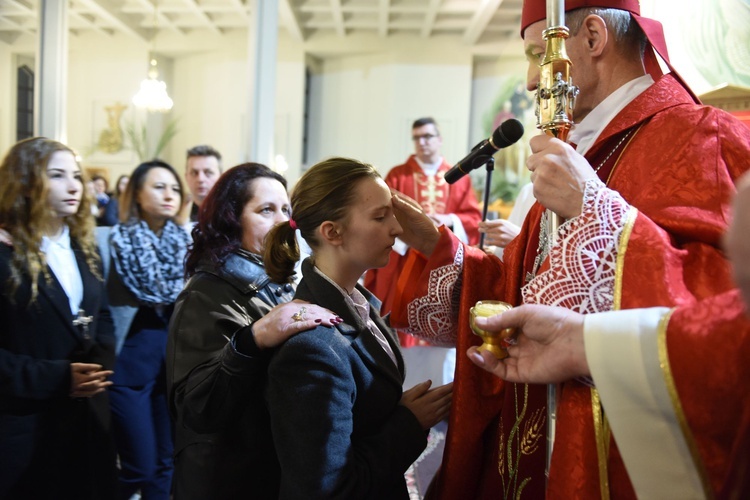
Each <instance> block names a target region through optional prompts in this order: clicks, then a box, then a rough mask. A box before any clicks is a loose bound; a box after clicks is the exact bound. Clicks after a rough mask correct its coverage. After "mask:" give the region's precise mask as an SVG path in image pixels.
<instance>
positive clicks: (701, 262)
mask: <svg viewBox="0 0 750 500" xmlns="http://www.w3.org/2000/svg"><path fill="white" fill-rule="evenodd" d="M632 128H638V131H637V132H636V133H635V134H634V135H633V137H632V139H630V142H629V144H628V145H627V147H625V149H624V151H623V152H622V155H621V156H620V157H619V159H618V162H617V165H616V166H614V168H613V169H612V171H611V174H610V175H609V179H608V187H610V188H611V189H612V190H614V191H616V192H618V193H619V194H620V195H621V196H622V198H624V199H625V200H626V201H627V203H629V204H630V205H632V206H634V207H636V208H638V210H639V212H638V215H637V217H636V218H635V222H634V224H633V228H632V233H630V237H629V240H628V241H627V247H626V251H625V253H624V256H623V255H620V257H621V259H623V260H622V262H623V267H622V276H621V277H620V279H619V282H620V283H621V285H622V286H621V292H622V296H621V304H620V307H621V308H623V309H626V308H635V307H649V306H657V305H658V306H676V305H684V304H690V303H693V302H695V301H696V300H700V299H702V298H706V297H712V296H715V295H717V294H721V293H724V292H726V291H727V290H729V289H730V288H731V287H732V284H731V280H730V279H729V267H728V264H727V261H726V259H725V257H724V255H723V253H722V252H721V250H720V249H719V248H720V236H721V234H722V233H723V232H724V230H725V229H726V225H727V220H728V215H729V210H730V207H729V201H730V199H731V196H732V195H733V193H734V180H735V179H737V178H738V177H739V176H740V175H741V173H742V172H743V171H744V170H745V169H746V168H747V165H748V164H747V158H748V157H750V130H748V129H747V127H745V126H744V125H742V124H741V123H739V122H738V121H736V120H734V119H733V118H731V117H730V116H729V115H728V114H726V113H724V112H722V111H719V110H717V109H715V108H710V107H703V106H696V105H694V104H692V99H691V97H690V95H689V94H688V93H687V92H686V91H685V90H684V89H683V88H682V86H681V85H680V84H679V83H678V82H677V81H676V80H675V79H674V78H673V77H671V76H669V75H667V76H665V77H663V78H662V79H660V80H659V81H657V82H656V83H655V84H654V85H653V86H652V87H651V88H649V89H648V90H647V91H646V92H644V93H643V94H642V95H640V96H639V97H638V98H636V99H635V100H634V101H633V102H632V103H631V104H629V105H628V106H627V107H626V108H625V109H623V111H622V112H621V113H620V114H619V115H618V116H617V117H616V118H615V119H614V120H613V121H612V122H611V123H610V124H609V125H608V126H607V127H606V129H605V130H604V131H603V133H602V134H601V136H600V137H599V138H598V139H597V142H596V144H594V146H593V147H592V148H591V151H590V152H589V154H588V155H587V158H588V160H589V162H590V163H592V164H593V165H597V164H598V163H597V162H600V161H601V160H602V159H603V158H605V157H606V156H607V154H608V153H609V150H608V149H607V148H606V146H607V145H608V144H611V143H612V140H611V139H612V138H613V137H617V136H619V135H620V134H622V133H624V131H626V130H628V129H632ZM541 214H542V208H541V207H540V206H539V205H536V206H534V207H533V208H532V211H531V212H530V214H529V216H528V217H527V219H526V221H525V222H524V227H523V229H522V232H521V234H520V235H519V236H518V237H517V238H516V239H515V240H514V241H513V242H512V243H511V244H510V245H509V246H508V248H506V251H505V259H506V260H505V264H503V263H501V262H499V261H498V260H497V259H495V258H494V257H488V256H486V255H483V254H481V255H480V254H479V253H477V252H474V251H472V250H470V249H467V250H466V252H465V255H464V259H463V272H462V274H461V280H463V282H462V283H461V304H460V308H459V311H460V312H459V317H458V323H457V324H458V327H459V337H458V349H457V351H458V355H457V359H456V382H455V385H454V404H453V408H452V411H451V417H450V422H451V425H450V428H449V439H448V441H447V442H446V452H445V458H444V462H443V467H442V470H441V473H440V476H439V478H438V483H437V484H436V485H435V486H436V488H434V490H433V491H432V492H431V493H432V494H433V496H432V497H431V498H444V499H449V498H482V499H483V498H488V499H489V498H502V497H503V492H506V493H510V494H511V496H513V497H515V493H516V492H518V489H519V488H518V485H521V486H522V487H521V489H522V498H541V496H540V495H542V494H543V491H544V485H545V477H544V446H542V447H541V449H540V450H536V451H534V452H533V453H530V454H528V455H523V454H522V453H520V452H518V456H519V457H520V458H519V459H518V461H517V462H516V463H514V464H512V465H513V466H514V477H510V476H509V474H508V472H509V471H508V467H507V464H506V467H505V469H504V471H505V474H504V475H501V473H500V472H498V471H499V469H500V467H499V465H500V464H499V463H498V461H497V457H498V447H499V445H500V444H501V441H500V440H499V439H496V438H495V436H496V435H497V434H498V425H499V423H500V422H499V421H498V412H499V413H500V417H501V418H502V421H503V422H502V432H500V434H502V435H504V436H505V438H504V441H503V442H504V443H506V444H507V443H508V442H510V441H511V440H512V439H518V435H519V433H524V436H526V435H527V434H528V435H531V434H529V433H525V431H524V428H526V427H528V425H529V424H530V423H532V420H531V419H533V418H534V416H535V415H538V412H539V411H541V410H543V409H544V407H545V406H546V387H545V386H531V385H529V386H523V385H517V384H506V386H505V388H504V389H503V391H502V393H503V395H504V398H503V402H502V404H498V402H497V401H496V400H493V398H492V397H489V398H488V397H483V394H484V393H483V392H482V391H481V390H480V389H479V387H483V386H484V384H485V382H483V377H485V374H484V373H483V372H482V371H480V370H476V369H474V368H473V366H472V365H473V364H472V363H471V362H470V361H469V360H468V359H467V358H466V356H465V355H464V352H465V349H466V347H467V346H468V345H470V344H472V343H474V342H476V340H475V336H474V335H473V334H472V333H471V331H470V329H469V328H468V309H469V308H470V307H471V306H472V305H473V304H474V302H475V301H476V300H481V299H499V300H505V301H507V302H511V303H513V304H517V303H518V300H519V293H518V289H519V288H520V286H521V284H522V280H523V273H524V272H525V271H530V270H531V267H530V266H531V263H533V257H534V256H535V253H536V244H537V241H538V238H539V220H540V216H541ZM444 240H445V238H443V240H441V245H445V248H446V249H451V248H452V247H453V246H455V244H454V245H450V244H448V245H446V244H445V241H444ZM621 249H622V247H621ZM447 262H452V256H445V255H443V256H442V257H441V256H440V255H439V254H434V255H433V256H431V258H430V260H429V262H424V261H423V263H422V265H421V267H420V269H419V270H420V274H421V277H420V276H419V274H405V275H403V276H401V277H400V280H399V282H400V283H408V282H411V283H414V282H415V281H418V282H419V283H420V286H421V287H424V286H426V285H425V281H424V279H425V276H427V275H428V274H429V272H430V271H431V270H435V269H439V268H441V266H445V265H446V263H447ZM509 270H513V271H512V272H511V271H509ZM418 288H419V287H418V286H412V289H411V295H404V296H403V297H402V298H401V300H400V301H399V302H398V303H397V304H394V307H395V308H396V309H399V310H401V309H402V308H403V309H405V308H407V304H408V305H409V307H411V304H413V303H414V301H415V300H419V299H418V297H420V293H423V292H420V290H418ZM401 318H402V319H403V316H402V317H401ZM392 319H394V320H395V321H394V324H398V320H399V318H398V317H392ZM526 387H527V388H528V400H527V403H528V404H524V405H519V395H522V392H523V391H522V390H521V388H526ZM678 390H679V387H678ZM521 399H523V398H521ZM524 401H525V400H524ZM559 405H560V406H559V411H558V422H557V441H556V443H555V451H554V455H553V461H552V468H551V471H550V479H549V486H548V491H547V498H561V499H562V498H565V499H568V498H576V497H579V498H580V497H583V498H588V497H590V496H594V497H598V492H599V487H600V485H599V464H598V454H597V451H596V440H595V439H594V436H595V434H594V425H593V417H592V416H593V413H592V401H591V397H590V390H589V388H587V387H585V386H584V385H583V384H582V383H581V382H579V381H573V382H570V383H566V384H562V387H561V390H560V403H559ZM521 406H523V409H524V412H523V414H524V418H522V419H520V420H519V422H518V423H517V425H516V426H515V427H514V421H515V420H516V415H517V414H519V409H520V407H521ZM500 410H502V411H500ZM525 426H526V427H525ZM514 433H515V434H514ZM521 444H522V443H521ZM508 456H509V457H510V456H511V455H508ZM477 457H484V459H485V464H483V466H482V467H477V464H476V462H477V460H478V458H477ZM514 460H515V458H514ZM605 461H606V464H607V467H608V482H609V491H610V493H611V498H633V496H634V493H633V489H632V486H631V484H630V480H629V479H628V477H627V472H626V471H625V469H624V466H623V464H622V461H621V460H620V457H619V453H618V452H617V449H616V446H615V444H614V439H611V440H610V443H609V454H608V459H605ZM526 478H528V479H529V481H528V482H525V483H523V484H522V481H524V480H525V479H526ZM511 480H514V481H517V483H516V487H515V489H514V490H512V491H509V490H508V488H507V487H506V486H507V485H508V484H509V481H511ZM498 484H500V485H501V487H500V488H499V489H498V486H497V485H498ZM472 492H474V493H476V494H474V495H472V494H471V493H472Z"/></svg>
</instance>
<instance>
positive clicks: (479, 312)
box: [469, 300, 515, 359]
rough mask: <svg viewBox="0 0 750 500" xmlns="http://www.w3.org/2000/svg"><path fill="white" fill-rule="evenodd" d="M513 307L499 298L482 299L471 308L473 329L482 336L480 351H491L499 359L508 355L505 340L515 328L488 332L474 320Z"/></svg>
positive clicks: (494, 314) (500, 312)
mask: <svg viewBox="0 0 750 500" xmlns="http://www.w3.org/2000/svg"><path fill="white" fill-rule="evenodd" d="M512 308H513V306H511V305H510V304H508V303H506V302H501V301H499V300H480V301H479V302H477V303H476V304H474V307H472V308H471V309H470V310H469V313H470V315H471V320H470V325H471V330H472V331H473V332H474V333H475V334H476V335H478V336H480V337H481V338H482V341H483V343H482V345H481V346H479V347H478V349H479V350H480V351H489V352H491V353H492V354H494V355H495V357H496V358H497V359H503V358H506V357H508V351H507V350H506V349H505V346H504V343H503V340H504V339H506V338H508V337H510V336H511V335H513V333H514V331H515V329H514V328H505V329H504V330H501V331H499V332H488V331H485V330H482V329H481V328H479V327H478V326H477V325H476V323H475V321H474V320H475V319H476V318H489V317H491V316H496V315H498V314H502V313H504V312H505V311H508V310H510V309H512Z"/></svg>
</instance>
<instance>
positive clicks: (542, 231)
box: [525, 129, 634, 283]
mask: <svg viewBox="0 0 750 500" xmlns="http://www.w3.org/2000/svg"><path fill="white" fill-rule="evenodd" d="M633 130H634V129H630V130H628V131H627V132H626V133H625V135H623V136H622V138H621V139H620V140H619V141H618V142H617V144H616V145H615V147H614V148H613V149H612V151H610V152H609V154H608V155H607V156H606V157H605V158H604V160H603V161H602V162H601V163H600V164H599V166H598V167H596V168H595V169H594V173H595V174H598V173H599V170H601V168H602V167H603V166H604V165H605V164H606V163H607V162H608V161H609V159H610V158H612V155H613V154H615V152H616V151H617V150H618V149H620V146H622V144H623V143H624V142H625V140H626V139H627V138H628V137H630V134H631V133H633ZM548 218H549V210H545V211H544V213H543V214H542V218H541V220H540V221H539V245H538V246H537V248H536V257H535V258H534V266H533V268H532V270H531V272H530V273H526V280H525V281H526V283H528V282H530V281H531V280H533V279H534V277H536V273H537V272H538V271H539V267H540V266H541V265H542V262H544V260H545V259H546V258H547V255H548V254H549V250H550V247H551V246H552V245H551V244H552V241H551V239H550V234H549V233H548V231H547V228H548V227H549V224H547V219H548Z"/></svg>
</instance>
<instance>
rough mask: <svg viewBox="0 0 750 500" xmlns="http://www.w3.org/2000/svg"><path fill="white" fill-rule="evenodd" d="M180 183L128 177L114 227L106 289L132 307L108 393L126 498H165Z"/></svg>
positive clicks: (179, 269) (159, 173) (170, 173)
mask: <svg viewBox="0 0 750 500" xmlns="http://www.w3.org/2000/svg"><path fill="white" fill-rule="evenodd" d="M183 192H184V191H183V189H182V181H181V180H180V177H179V175H177V172H176V171H175V170H174V168H172V166H171V165H169V164H167V163H165V162H163V161H160V160H151V161H148V162H145V163H141V164H140V165H138V167H136V169H135V170H134V171H133V173H132V175H131V177H130V182H128V187H127V188H126V190H125V195H124V196H123V198H122V206H121V212H120V220H121V221H122V223H120V224H118V225H116V226H115V227H113V228H112V233H111V234H110V251H111V255H112V264H113V265H112V267H111V271H110V273H109V277H108V283H107V289H108V291H109V297H110V299H111V300H112V303H113V304H117V305H124V304H130V305H134V306H137V310H136V312H135V316H134V317H133V318H132V320H130V321H129V324H128V325H120V326H118V329H120V328H122V327H123V326H124V327H126V328H122V329H123V330H124V331H126V332H127V334H126V337H125V342H124V344H123V345H122V349H121V350H120V353H119V354H118V357H117V364H116V365H115V375H114V376H113V377H112V382H113V385H112V387H111V388H110V400H111V406H112V417H113V423H114V429H115V439H116V441H117V452H118V454H119V457H120V491H119V496H120V498H123V499H128V498H130V497H131V496H132V495H133V494H134V493H135V492H136V491H138V490H140V492H141V498H142V499H143V500H151V499H163V500H168V499H169V497H170V489H171V482H172V449H173V444H172V427H171V422H170V420H169V410H168V407H167V392H166V378H165V376H164V370H165V350H166V345H167V325H168V323H169V318H170V316H171V315H172V310H173V308H174V302H175V300H176V299H177V295H179V293H180V291H182V287H183V285H184V279H183V276H184V268H183V266H184V262H185V253H186V252H187V247H188V245H189V243H190V235H189V234H188V233H187V231H186V230H185V229H184V227H182V225H181V224H180V222H181V221H177V220H176V217H177V212H178V210H179V208H180V207H181V206H182V193H183Z"/></svg>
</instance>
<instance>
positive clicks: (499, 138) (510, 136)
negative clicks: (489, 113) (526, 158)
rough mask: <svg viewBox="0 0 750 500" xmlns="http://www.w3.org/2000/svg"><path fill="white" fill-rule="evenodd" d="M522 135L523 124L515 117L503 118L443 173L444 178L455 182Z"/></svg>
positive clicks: (450, 182) (451, 182)
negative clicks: (492, 130) (502, 120)
mask: <svg viewBox="0 0 750 500" xmlns="http://www.w3.org/2000/svg"><path fill="white" fill-rule="evenodd" d="M522 135H523V125H521V122H519V121H518V120H516V119H515V118H511V119H510V120H505V121H504V122H503V123H501V124H500V126H499V127H497V128H496V129H495V131H494V132H492V135H491V136H490V138H489V139H485V140H483V141H482V142H480V143H479V144H477V145H476V146H474V149H472V150H471V152H470V153H469V154H468V155H466V157H465V158H464V159H463V160H461V161H459V162H458V163H456V164H455V165H454V166H453V167H452V168H451V169H450V170H448V171H447V172H446V173H445V180H446V181H447V182H448V184H453V183H455V182H456V181H457V180H458V179H460V178H461V177H463V176H464V175H466V174H468V173H469V172H471V171H472V170H475V169H477V168H479V167H481V166H482V165H484V164H485V163H487V161H488V160H489V159H490V157H491V156H492V155H493V154H495V151H499V150H501V149H502V148H507V147H508V146H510V145H511V144H514V143H515V142H516V141H518V139H520V138H521V136H522Z"/></svg>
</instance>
